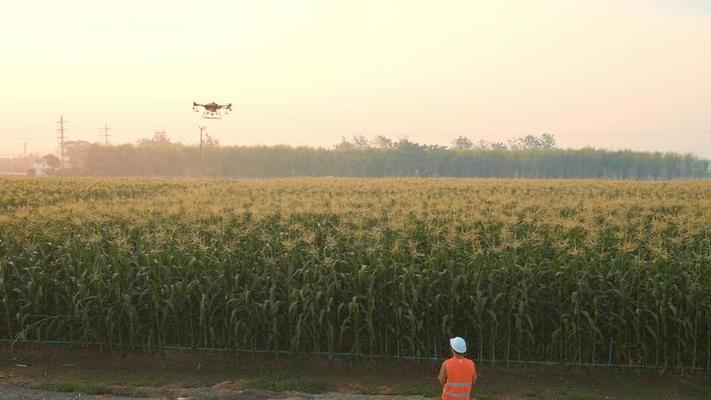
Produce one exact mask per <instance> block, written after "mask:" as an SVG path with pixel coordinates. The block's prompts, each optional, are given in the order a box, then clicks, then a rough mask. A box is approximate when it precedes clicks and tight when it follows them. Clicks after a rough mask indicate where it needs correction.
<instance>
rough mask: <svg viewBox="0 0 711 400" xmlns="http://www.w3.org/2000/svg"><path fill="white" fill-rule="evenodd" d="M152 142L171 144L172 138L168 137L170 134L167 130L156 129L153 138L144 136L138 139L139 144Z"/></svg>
mask: <svg viewBox="0 0 711 400" xmlns="http://www.w3.org/2000/svg"><path fill="white" fill-rule="evenodd" d="M150 144H170V138H168V134H166V133H165V131H154V132H153V137H152V138H150V139H148V138H143V139H139V140H138V145H139V146H143V145H150Z"/></svg>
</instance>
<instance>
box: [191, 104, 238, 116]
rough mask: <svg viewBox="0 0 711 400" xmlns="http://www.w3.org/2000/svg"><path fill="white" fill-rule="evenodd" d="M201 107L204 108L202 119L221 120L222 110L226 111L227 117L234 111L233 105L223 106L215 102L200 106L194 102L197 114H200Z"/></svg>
mask: <svg viewBox="0 0 711 400" xmlns="http://www.w3.org/2000/svg"><path fill="white" fill-rule="evenodd" d="M200 107H202V108H203V111H202V117H203V118H207V119H221V118H222V111H221V110H225V115H228V114H229V113H230V111H232V103H230V104H226V105H223V104H217V103H215V102H212V103H207V104H198V103H196V102H193V110H195V112H200Z"/></svg>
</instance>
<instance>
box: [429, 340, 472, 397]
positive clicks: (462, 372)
mask: <svg viewBox="0 0 711 400" xmlns="http://www.w3.org/2000/svg"><path fill="white" fill-rule="evenodd" d="M449 345H450V346H451V347H452V357H451V358H449V359H447V360H445V361H444V362H443V363H442V368H440V369H439V377H438V379H439V383H440V384H441V385H442V400H462V399H469V398H471V394H472V390H473V389H474V384H475V383H476V365H475V364H474V361H472V360H470V359H468V358H466V357H464V353H466V352H467V343H466V342H465V341H464V339H462V338H460V337H458V336H457V337H454V338H451V339H449Z"/></svg>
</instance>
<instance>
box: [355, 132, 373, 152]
mask: <svg viewBox="0 0 711 400" xmlns="http://www.w3.org/2000/svg"><path fill="white" fill-rule="evenodd" d="M353 146H355V148H357V149H359V150H365V149H367V148H368V147H370V146H369V145H368V139H366V138H365V136H363V135H357V136H353Z"/></svg>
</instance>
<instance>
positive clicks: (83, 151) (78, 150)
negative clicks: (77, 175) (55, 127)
mask: <svg viewBox="0 0 711 400" xmlns="http://www.w3.org/2000/svg"><path fill="white" fill-rule="evenodd" d="M91 146H93V145H92V144H91V143H89V142H87V141H86V140H72V141H67V142H64V153H65V154H66V155H67V159H68V161H69V166H70V167H71V168H80V169H81V168H84V167H85V164H86V159H87V157H88V154H89V149H90V148H91Z"/></svg>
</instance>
